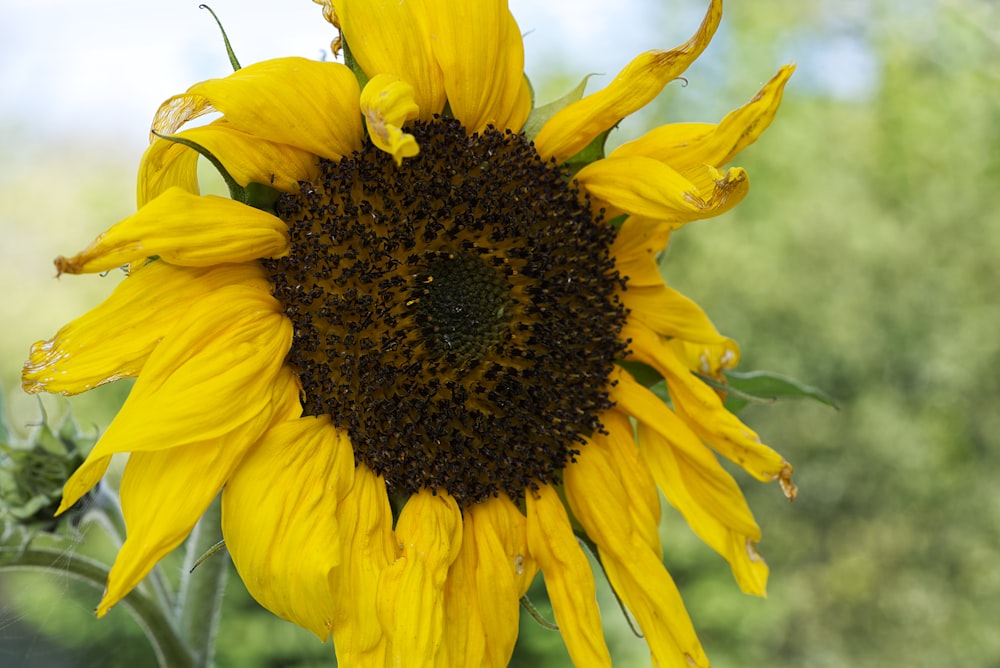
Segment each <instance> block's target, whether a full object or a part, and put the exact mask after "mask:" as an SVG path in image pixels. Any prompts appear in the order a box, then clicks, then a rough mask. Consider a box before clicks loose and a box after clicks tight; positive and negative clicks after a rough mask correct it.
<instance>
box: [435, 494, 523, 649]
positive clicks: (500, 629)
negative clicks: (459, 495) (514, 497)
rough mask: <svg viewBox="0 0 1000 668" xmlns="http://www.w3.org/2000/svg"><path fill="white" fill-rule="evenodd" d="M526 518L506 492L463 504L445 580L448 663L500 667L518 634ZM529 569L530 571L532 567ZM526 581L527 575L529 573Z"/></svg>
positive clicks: (512, 647)
mask: <svg viewBox="0 0 1000 668" xmlns="http://www.w3.org/2000/svg"><path fill="white" fill-rule="evenodd" d="M525 541H526V538H525V519H524V516H523V515H521V513H520V511H518V509H517V507H516V506H514V504H513V503H512V502H511V501H510V499H509V498H508V497H507V496H506V495H502V496H501V497H499V498H491V499H488V500H486V501H484V502H482V503H478V504H475V505H473V506H472V507H470V508H467V509H466V510H465V513H464V526H463V529H462V546H461V549H460V551H459V555H458V558H457V559H456V560H455V563H453V564H452V567H451V570H450V571H449V573H448V581H447V583H446V585H445V618H446V619H448V620H449V624H448V627H447V631H446V633H445V643H446V649H447V654H446V657H447V661H446V665H453V666H483V667H484V668H487V667H496V668H503V667H504V666H507V665H508V664H509V663H510V658H511V655H512V654H513V652H514V643H515V641H516V640H517V631H518V618H519V612H520V607H519V604H518V599H520V598H521V596H523V595H524V590H525V589H527V585H526V584H523V581H524V579H525V578H524V576H525V571H526V570H533V569H531V567H530V565H529V566H528V567H527V568H526V562H527V561H528V558H527V554H528V550H527V545H526V542H525ZM532 574H533V573H532ZM529 582H530V579H529Z"/></svg>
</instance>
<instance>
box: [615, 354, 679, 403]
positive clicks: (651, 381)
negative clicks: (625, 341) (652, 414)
mask: <svg viewBox="0 0 1000 668" xmlns="http://www.w3.org/2000/svg"><path fill="white" fill-rule="evenodd" d="M617 364H618V366H620V367H621V368H623V369H625V370H626V371H628V372H629V374H630V375H631V376H632V377H633V378H635V379H636V381H638V382H639V383H640V384H641V385H642V386H643V387H646V388H648V389H649V390H650V391H651V392H652V393H653V394H655V395H656V396H657V397H658V398H659V399H660V401H662V402H663V403H665V404H667V405H668V406H670V405H671V402H670V392H669V391H668V390H667V381H666V380H664V378H663V376H661V375H660V372H659V371H657V370H656V369H654V368H653V367H651V366H649V365H648V364H644V363H643V362H636V361H634V360H628V361H625V360H619V361H618V362H617Z"/></svg>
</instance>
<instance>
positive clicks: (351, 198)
mask: <svg viewBox="0 0 1000 668" xmlns="http://www.w3.org/2000/svg"><path fill="white" fill-rule="evenodd" d="M321 4H324V14H325V16H326V18H327V19H328V20H330V21H331V22H332V23H334V25H335V26H336V27H337V28H339V29H340V31H341V33H340V34H341V37H342V40H343V44H344V45H345V47H346V48H347V51H346V53H347V54H348V56H349V62H350V64H351V65H352V67H348V66H346V65H344V64H339V63H335V62H313V61H309V60H305V59H300V58H282V59H276V60H270V61H266V62H261V63H257V64H254V65H250V66H248V67H244V68H242V69H237V71H235V72H234V73H233V74H231V75H229V76H227V77H225V78H221V79H213V80H209V81H205V82H202V83H199V84H196V85H195V86H193V87H191V88H190V89H189V90H188V91H187V92H186V93H184V94H182V95H177V96H175V97H173V98H171V99H169V100H168V101H167V102H165V103H164V105H163V106H162V108H161V109H160V111H159V112H158V114H157V115H156V117H155V120H154V123H153V129H154V131H155V135H154V137H153V138H152V139H153V140H152V143H151V145H150V147H149V149H148V151H147V152H146V154H145V156H144V157H143V159H142V162H141V166H140V169H139V178H138V211H137V213H135V214H134V215H132V216H130V217H128V218H126V219H125V220H123V221H121V222H119V223H118V224H116V225H114V226H112V227H111V228H110V229H109V230H108V231H107V232H106V233H104V234H103V235H101V236H100V237H98V238H97V239H96V240H95V241H94V242H93V243H92V244H91V245H90V246H89V247H88V248H86V249H85V250H83V251H82V252H80V253H78V254H77V255H74V256H72V257H69V258H64V257H60V258H58V259H57V260H56V265H57V268H58V270H59V272H60V273H71V274H77V273H95V272H105V271H107V270H109V269H113V268H116V267H120V266H123V265H124V266H125V268H126V273H127V275H126V278H124V280H122V282H121V284H120V285H119V286H118V287H117V289H116V290H115V291H114V293H113V294H112V295H111V296H110V297H109V298H108V300H107V301H106V302H104V303H103V304H102V305H100V306H98V307H97V308H95V309H94V310H92V311H90V312H89V313H87V314H85V315H83V316H82V317H80V318H79V319H77V320H75V321H73V322H71V323H70V324H68V325H66V326H65V327H64V328H63V329H61V330H60V331H59V332H58V333H57V334H56V335H55V337H53V338H52V339H50V340H48V341H41V342H38V343H36V344H35V345H34V346H33V347H32V350H31V354H30V359H29V361H28V362H27V363H26V364H25V367H24V373H23V385H24V388H25V389H26V390H27V391H28V392H39V391H42V390H45V391H49V392H59V393H63V394H74V393H78V392H82V391H85V390H88V389H90V388H92V387H95V386H97V385H100V384H102V383H106V382H109V381H113V380H117V379H120V378H126V377H136V378H137V380H136V382H135V385H134V387H133V389H132V391H131V394H130V396H129V397H128V399H127V401H126V402H125V404H124V406H123V407H122V409H121V412H120V413H119V414H118V416H117V417H116V418H115V420H114V421H113V422H112V424H111V425H110V426H109V428H108V429H107V432H106V433H105V434H104V435H103V436H102V438H101V439H100V441H99V442H98V443H97V445H96V446H95V447H94V449H93V451H92V452H91V453H90V455H89V457H88V458H87V460H86V462H85V463H84V464H83V465H82V466H81V467H80V468H79V469H78V470H77V471H76V472H75V474H74V475H73V476H72V477H71V478H70V480H69V481H68V482H67V483H66V486H65V489H64V497H63V501H62V506H61V510H65V509H66V508H68V507H70V506H72V505H73V504H74V503H75V502H76V501H77V500H78V499H80V498H81V496H83V495H84V494H85V493H86V492H87V491H88V490H89V489H90V488H91V487H92V486H93V485H95V484H96V483H97V482H98V481H99V480H100V479H101V477H102V476H103V475H104V473H105V470H106V468H107V466H108V463H109V461H110V458H111V456H112V455H113V454H115V453H126V452H127V453H130V455H129V459H128V462H127V464H126V466H125V470H124V473H123V477H122V482H121V498H122V504H123V512H124V515H125V519H126V523H127V527H128V539H127V540H126V542H125V544H124V545H123V546H122V548H121V550H120V552H119V554H118V557H117V560H116V562H115V564H114V567H113V569H112V571H111V574H110V577H109V579H108V583H107V591H106V593H105V595H104V598H103V599H102V600H101V602H100V604H99V606H98V614H99V615H103V614H104V613H106V612H107V610H108V609H109V608H110V607H111V606H112V605H114V604H115V603H116V602H117V601H119V600H120V599H121V598H122V597H123V596H124V595H125V594H127V593H128V592H129V591H130V590H131V589H132V588H133V587H135V586H136V584H137V583H138V582H139V581H140V580H141V579H142V578H143V577H144V576H145V575H146V574H147V573H148V572H149V571H150V569H151V568H152V567H153V565H154V564H155V563H156V562H157V561H158V560H159V559H160V558H162V557H163V556H164V555H165V554H166V553H167V552H169V551H170V550H172V549H173V548H174V547H176V546H177V545H178V544H179V543H181V542H182V541H183V540H184V538H185V537H186V536H187V535H188V534H189V532H190V531H191V529H192V527H193V526H194V525H195V523H196V522H197V520H198V519H199V517H200V516H201V514H202V513H203V511H204V510H205V509H206V507H207V506H208V505H209V504H210V502H211V501H212V500H213V499H214V498H215V497H216V496H217V495H218V494H219V493H220V491H221V493H222V513H223V517H222V523H223V532H224V536H225V541H226V547H227V548H228V550H229V553H230V554H231V556H232V559H233V561H234V563H235V565H236V568H237V570H238V572H239V574H240V576H241V577H242V579H243V581H244V582H245V584H246V586H247V588H248V589H249V590H250V592H251V593H252V594H253V596H254V597H255V598H256V599H257V600H258V601H259V602H260V603H261V604H262V605H263V606H265V607H266V608H268V609H269V610H271V611H272V612H273V613H274V614H276V615H278V616H280V617H283V618H285V619H288V620H291V621H293V622H295V623H297V624H300V625H302V626H303V627H305V628H307V629H310V630H311V631H313V632H314V633H315V634H316V635H318V636H319V637H320V638H321V639H324V640H325V639H327V638H328V637H330V636H331V635H332V637H333V641H334V646H335V648H336V653H337V657H338V659H339V660H340V662H341V665H345V666H375V665H393V666H397V665H407V666H432V665H433V666H503V665H506V664H507V662H508V661H509V659H510V657H511V653H512V652H513V647H514V643H515V640H516V637H517V631H518V613H519V607H518V601H519V599H520V598H521V597H522V596H523V595H524V594H525V592H526V590H527V588H528V586H529V584H530V583H531V582H532V580H533V578H534V577H535V576H536V574H537V572H538V571H541V573H542V575H543V577H544V581H545V586H546V588H547V590H548V594H549V597H550V599H551V602H552V606H553V608H554V613H555V618H556V621H557V623H558V625H559V628H560V630H561V633H562V636H563V638H564V640H565V643H566V645H567V648H568V650H569V653H570V655H571V656H572V658H573V660H574V661H575V663H576V664H577V665H580V666H600V665H610V662H611V659H610V656H609V653H608V649H607V646H606V644H605V641H604V639H603V633H602V630H601V620H600V615H599V612H598V607H597V603H596V599H595V587H594V576H593V573H592V571H591V567H590V564H589V561H588V559H587V557H586V556H585V553H584V551H583V550H582V549H581V540H583V541H586V542H588V543H590V544H591V545H594V546H596V552H597V557H598V558H599V560H600V563H601V565H602V566H603V568H604V569H605V570H606V572H607V575H608V578H609V580H610V582H611V585H612V586H613V587H614V590H615V592H616V593H617V595H618V596H619V597H620V598H621V600H622V601H623V602H624V604H625V605H626V606H627V607H628V609H629V610H630V611H631V613H632V614H633V615H634V617H635V619H636V621H637V622H638V625H639V627H640V628H641V630H642V632H643V635H644V636H645V638H646V641H647V642H648V644H649V648H650V651H651V653H652V657H653V660H654V662H655V663H656V665H660V666H706V665H708V660H707V658H706V656H705V653H704V651H703V649H702V647H701V645H700V643H699V641H698V638H697V637H696V635H695V632H694V629H693V628H692V624H691V622H690V620H689V618H688V616H687V613H686V612H685V609H684V605H683V603H682V601H681V598H680V595H679V594H678V591H677V588H676V587H675V585H674V583H673V581H672V579H671V577H670V575H669V573H668V572H667V570H666V569H665V568H664V566H663V562H662V547H661V544H660V539H659V533H658V525H659V520H660V506H659V494H658V491H657V490H659V491H661V492H662V493H663V494H664V496H665V497H666V499H667V500H668V501H669V502H670V503H671V504H672V505H673V506H674V507H676V508H677V509H678V510H679V511H680V512H681V514H682V515H683V516H684V517H685V518H686V520H687V522H688V523H689V524H690V526H691V528H692V529H693V530H694V531H695V532H696V533H697V534H698V535H699V536H700V537H701V538H702V539H703V540H704V541H705V542H706V543H708V545H710V546H711V547H712V548H713V549H714V550H716V551H717V552H718V553H719V554H721V555H722V556H723V557H724V558H725V559H726V560H727V561H728V562H729V564H730V566H731V567H732V572H733V574H734V576H735V578H736V580H737V582H738V583H739V585H740V587H741V588H742V589H743V590H745V591H747V592H750V593H754V594H763V592H764V587H765V580H766V577H767V566H766V565H765V563H764V562H763V560H762V559H761V558H760V556H759V555H758V554H757V552H756V551H755V549H754V545H755V543H756V542H757V541H758V540H759V538H760V531H759V528H758V526H757V524H756V523H755V521H754V519H753V517H752V515H751V513H750V511H749V509H748V507H747V504H746V502H745V500H744V498H743V495H742V493H741V492H740V490H739V488H738V487H737V484H736V482H735V481H734V479H733V478H732V477H731V476H730V474H729V473H727V472H726V470H725V469H724V468H723V467H722V466H721V465H720V463H719V461H718V459H717V454H720V455H722V456H723V457H725V458H727V459H729V460H731V461H733V462H735V463H737V464H738V465H739V466H741V467H742V468H744V469H745V470H746V471H748V472H749V473H750V474H751V475H752V476H754V477H755V478H757V479H759V480H762V481H771V480H776V479H777V480H779V481H780V482H781V484H782V487H783V489H784V490H785V492H786V494H788V495H789V496H791V495H793V494H794V487H793V486H792V484H791V480H790V476H791V467H790V466H789V464H788V463H787V462H786V461H785V460H784V459H783V458H782V457H781V456H780V455H778V454H777V453H776V452H775V451H773V450H772V449H771V448H769V447H767V446H765V445H763V444H762V443H761V442H760V440H759V439H758V438H757V436H756V434H755V433H754V432H753V431H752V430H750V429H749V428H747V427H746V426H745V425H743V424H742V423H741V422H740V420H739V419H738V418H736V417H735V416H734V415H732V414H731V413H729V412H727V411H726V409H725V408H724V407H723V404H722V400H721V398H720V394H719V393H718V392H717V391H716V390H715V389H713V387H710V386H709V385H708V384H706V383H705V382H704V381H703V380H702V378H704V377H716V378H719V379H721V378H723V376H722V375H721V373H722V370H724V369H726V368H728V367H732V366H733V365H734V364H736V362H737V359H738V356H739V353H738V349H737V347H736V345H735V343H734V342H733V341H731V340H730V339H728V338H726V337H724V336H722V335H720V334H719V333H718V332H717V330H716V329H715V328H714V327H713V325H712V324H711V323H710V322H709V320H708V318H707V317H706V316H705V314H704V313H703V312H702V310H701V309H700V308H699V307H698V306H697V305H695V304H694V303H693V302H692V301H690V300H689V299H687V298H686V297H684V296H683V295H681V294H679V293H678V292H677V291H675V290H673V289H672V288H670V287H668V286H667V285H665V284H664V281H663V279H662V277H661V275H660V271H659V268H658V265H657V254H658V253H659V252H660V251H661V250H662V249H663V248H664V246H665V245H666V243H667V240H668V238H669V236H670V234H671V232H672V231H673V230H675V229H677V228H678V227H679V226H681V225H683V224H684V223H687V222H689V221H693V220H697V219H701V218H708V217H711V216H715V215H718V214H720V213H722V212H724V211H726V210H728V209H730V208H731V207H733V206H734V205H735V204H737V203H738V202H739V201H740V200H741V199H742V198H743V196H744V195H745V194H746V192H747V189H748V187H749V186H748V180H747V175H746V173H745V172H744V170H742V169H740V168H738V167H733V168H728V169H725V168H724V167H723V166H724V165H725V164H726V163H728V162H729V161H730V160H731V159H732V158H733V157H734V156H735V155H736V154H737V153H738V152H739V151H740V150H742V149H743V148H744V147H746V146H747V145H749V144H750V143H752V142H753V141H755V140H756V139H757V137H758V136H759V135H760V134H761V132H763V130H764V129H765V128H766V127H767V126H768V124H769V123H770V121H771V119H772V118H773V116H774V114H775V113H776V111H777V108H778V105H779V103H780V100H781V94H782V89H783V87H784V85H785V82H786V81H787V80H788V78H789V76H790V75H791V73H792V68H791V67H785V68H783V69H781V70H780V71H779V72H778V74H777V75H776V76H775V77H774V78H773V79H771V80H770V81H769V82H768V83H767V84H765V85H764V87H763V88H762V89H761V90H760V91H759V92H758V93H757V95H756V96H755V97H754V98H753V99H752V100H751V101H750V102H749V103H747V104H746V105H744V106H742V107H741V108H739V109H737V110H735V111H733V112H732V113H730V114H729V115H727V116H726V117H725V118H724V119H723V120H722V121H721V122H720V123H719V124H717V125H715V124H700V123H685V124H673V125H665V126H663V127H659V128H657V129H655V130H653V131H651V132H650V133H648V134H646V135H645V136H643V137H641V138H639V139H637V140H635V141H633V142H630V143H628V144H625V145H623V146H621V147H620V148H618V149H616V150H614V151H613V152H611V153H610V154H609V155H607V156H606V157H604V156H603V151H602V150H601V148H602V146H603V138H604V137H605V136H606V133H607V131H608V130H609V129H610V128H612V127H613V126H615V124H617V123H618V121H619V120H620V119H622V118H623V117H625V116H628V115H629V114H631V113H633V112H635V111H636V110H638V109H640V108H641V107H643V106H644V105H645V104H646V103H648V102H649V101H650V100H652V99H653V98H654V97H655V96H656V95H657V93H659V92H660V91H661V89H662V88H663V87H664V86H665V85H666V84H668V83H669V82H671V81H673V80H675V79H677V78H678V76H679V75H680V74H681V73H682V72H684V70H685V68H687V67H688V65H690V64H691V62H692V61H694V60H695V58H697V57H698V55H699V54H700V53H701V52H702V51H703V50H704V48H705V47H706V45H707V44H708V42H709V40H710V39H711V37H712V35H713V33H714V32H715V30H716V28H717V26H718V25H719V21H720V17H721V11H722V7H721V5H722V3H721V0H715V1H713V2H712V4H711V6H710V8H709V10H708V13H707V15H706V17H705V19H704V21H703V23H702V24H701V26H700V28H699V29H698V31H697V33H696V34H695V35H694V36H693V37H692V38H691V39H690V40H688V41H687V42H685V43H684V44H682V45H680V46H678V47H677V48H675V49H672V50H669V51H650V52H646V53H643V54H641V55H639V56H637V57H636V58H635V59H634V60H633V61H632V62H630V63H629V64H628V65H627V66H626V67H625V68H624V69H623V70H622V71H621V72H620V73H619V74H618V75H617V76H616V77H615V78H614V79H613V80H612V81H611V83H610V84H608V85H607V87H605V88H604V89H603V90H600V91H598V92H596V93H593V94H590V95H587V96H584V97H580V98H579V99H577V100H576V101H572V102H569V103H565V104H561V105H556V107H559V108H558V109H556V108H555V107H552V106H550V107H544V108H540V109H533V100H532V92H531V89H530V87H529V84H528V81H527V79H526V78H525V75H524V71H523V70H524V64H523V45H522V41H521V32H520V29H519V28H518V26H517V24H516V23H515V21H514V19H513V17H512V16H511V15H510V12H509V11H508V7H507V2H506V0H449V1H448V2H445V1H444V0H427V1H426V2H420V3H402V2H384V1H376V2H372V1H371V0H332V1H331V0H326V2H324V3H321ZM564 102H565V101H564ZM209 112H217V113H218V114H219V116H218V117H217V118H216V119H215V120H213V121H212V122H210V123H208V124H207V125H202V126H200V127H189V128H187V129H184V130H181V128H182V127H184V126H185V125H186V124H187V123H188V122H189V121H191V120H192V119H194V118H196V117H199V116H201V115H203V114H206V113H209ZM175 133H176V134H175ZM199 153H201V154H204V155H206V156H210V157H211V158H212V159H213V160H214V161H215V162H217V163H218V164H220V165H221V166H222V167H223V168H224V169H225V171H227V172H228V173H229V174H230V175H231V179H232V180H233V181H234V182H235V185H234V187H233V192H234V197H233V198H232V199H227V198H223V197H217V196H211V195H201V194H199V189H198V185H197V179H196V163H197V160H198V157H199ZM571 174H572V176H571ZM623 363H624V365H623ZM637 365H643V366H645V367H647V368H648V369H652V370H655V372H657V374H659V376H661V377H662V378H663V379H665V381H666V387H667V389H668V391H669V396H670V403H669V405H668V404H667V403H664V401H662V400H661V399H660V398H658V397H657V395H655V394H654V393H653V392H652V391H651V390H649V389H647V386H646V385H645V384H643V383H640V382H638V381H637V380H636V379H635V377H634V376H633V374H632V373H630V372H629V371H628V370H626V368H628V369H634V368H636V366H637ZM694 372H697V374H698V375H696V374H695V373H694Z"/></svg>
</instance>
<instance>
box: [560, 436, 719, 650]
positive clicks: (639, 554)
mask: <svg viewBox="0 0 1000 668" xmlns="http://www.w3.org/2000/svg"><path fill="white" fill-rule="evenodd" d="M629 482H630V481H628V480H623V479H621V478H619V477H618V476H617V475H615V466H614V460H613V459H612V457H611V453H610V452H609V451H608V450H607V448H606V447H605V446H604V444H602V443H595V442H590V443H587V445H585V446H584V447H583V448H582V449H581V452H580V454H579V455H578V456H577V461H576V463H574V464H570V465H569V466H567V467H566V469H565V484H566V498H567V500H568V501H569V504H570V507H571V508H572V510H573V515H574V516H575V517H576V518H577V519H578V520H579V521H580V523H581V524H582V525H583V528H584V529H585V530H586V532H587V535H588V536H590V538H591V539H592V540H593V541H594V542H595V543H597V547H598V551H599V554H600V556H601V563H602V564H603V565H604V569H605V572H606V573H607V574H608V579H609V580H610V581H611V585H612V586H613V587H614V589H615V591H616V592H617V593H618V595H619V596H620V597H621V599H622V601H623V602H624V603H625V605H626V606H628V609H629V610H630V611H631V612H632V614H633V615H635V618H636V621H638V623H639V628H641V629H642V632H643V636H644V637H645V638H646V642H647V643H648V644H649V648H650V651H651V652H652V654H653V663H654V664H655V665H657V666H674V667H676V668H691V667H692V666H706V667H707V666H708V658H707V657H706V656H705V651H704V650H703V649H702V647H701V643H700V642H699V641H698V636H697V635H696V634H695V631H694V626H693V625H692V624H691V619H690V618H689V617H688V614H687V611H686V610H685V609H684V603H683V601H682V600H681V597H680V593H679V592H678V591H677V586H676V585H675V584H674V581H673V579H672V578H671V577H670V574H669V573H667V569H666V568H664V566H663V562H662V561H661V560H660V557H659V554H658V553H657V552H656V551H655V550H653V549H652V548H651V547H650V546H649V544H648V543H647V542H646V540H645V539H644V535H645V534H647V533H648V527H645V528H642V529H639V528H638V527H636V526H634V525H633V524H632V522H631V521H630V517H631V513H630V512H629V510H628V497H629V493H630V491H631V490H630V485H629V484H628V483H629Z"/></svg>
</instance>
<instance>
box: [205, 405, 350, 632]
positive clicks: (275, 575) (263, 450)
mask: <svg viewBox="0 0 1000 668" xmlns="http://www.w3.org/2000/svg"><path fill="white" fill-rule="evenodd" d="M353 483H354V453H353V452H352V450H351V445H350V441H349V440H348V437H347V435H346V434H344V433H342V432H340V431H338V430H337V429H335V428H334V427H333V426H332V425H331V424H330V420H329V418H328V417H326V416H323V417H321V418H315V417H305V418H302V419H299V420H292V421H289V422H283V423H280V424H278V425H275V426H274V427H272V428H271V429H269V430H268V431H267V433H265V434H264V436H263V438H262V439H261V440H260V442H259V443H258V444H257V445H256V446H255V447H254V448H253V449H252V450H251V451H250V452H249V454H248V455H247V457H246V459H244V460H243V462H242V463H241V464H240V466H239V468H238V469H237V470H236V472H235V474H234V475H233V476H232V477H231V478H230V479H229V482H228V484H227V485H226V489H225V491H224V492H223V494H222V530H223V535H224V537H225V539H226V549H227V550H229V554H230V555H231V556H232V559H233V563H234V564H235V565H236V570H237V571H239V574H240V577H241V578H242V579H243V582H244V583H246V586H247V590H248V591H249V592H250V594H251V595H252V596H253V597H254V598H255V599H256V600H257V602H258V603H260V604H261V605H263V606H264V607H265V608H267V609H268V610H270V611H271V612H273V613H274V614H276V615H278V616H279V617H281V618H282V619H287V620H289V621H292V622H295V623H296V624H298V625H300V626H303V627H305V628H307V629H309V630H310V631H312V632H313V633H315V634H316V635H317V636H319V638H320V640H326V639H327V638H328V637H329V636H330V632H331V630H332V628H333V622H334V617H335V613H336V610H335V605H334V600H333V593H332V592H331V590H330V577H331V572H332V571H333V569H334V568H335V567H336V566H338V565H339V564H340V563H341V552H342V550H350V549H352V546H351V545H346V544H344V542H343V536H341V535H340V531H339V527H338V524H337V515H336V513H337V508H338V506H339V504H340V501H341V499H343V498H344V497H345V496H346V495H347V492H348V490H350V488H351V486H352V485H353Z"/></svg>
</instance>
